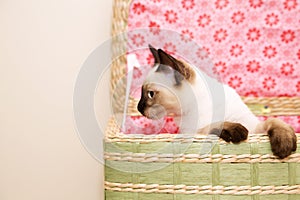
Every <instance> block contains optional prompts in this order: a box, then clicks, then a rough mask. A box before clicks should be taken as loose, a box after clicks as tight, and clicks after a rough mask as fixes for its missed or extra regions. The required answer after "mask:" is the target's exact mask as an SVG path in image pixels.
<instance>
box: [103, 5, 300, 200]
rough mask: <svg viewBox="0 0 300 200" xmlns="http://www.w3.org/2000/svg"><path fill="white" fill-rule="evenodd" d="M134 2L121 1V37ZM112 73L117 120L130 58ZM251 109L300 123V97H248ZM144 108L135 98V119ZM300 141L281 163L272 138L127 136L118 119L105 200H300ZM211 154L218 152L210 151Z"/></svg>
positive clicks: (109, 136) (109, 143)
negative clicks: (234, 140)
mask: <svg viewBox="0 0 300 200" xmlns="http://www.w3.org/2000/svg"><path fill="white" fill-rule="evenodd" d="M130 2H131V0H114V13H113V26H112V35H113V36H114V35H118V34H121V33H123V32H124V31H126V28H127V19H128V12H129V6H130ZM116 38H117V39H116ZM116 38H115V39H114V41H113V45H112V47H113V49H112V52H113V55H114V56H113V57H116V56H119V55H120V52H125V51H126V44H127V38H126V35H121V37H116ZM111 72H112V73H111V91H112V100H113V104H112V106H113V109H114V112H119V113H121V112H123V106H124V99H125V89H126V87H125V86H126V79H124V77H125V76H126V57H125V55H122V56H120V57H118V59H117V60H115V61H114V62H113V63H112V65H111ZM121 79H122V83H123V84H122V87H119V86H117V85H120V84H118V82H120V80H121ZM244 101H245V103H246V104H247V105H249V107H250V109H251V110H252V111H253V112H254V113H255V114H257V115H260V116H273V115H300V97H280V98H278V97H274V98H264V97H260V98H253V97H251V98H249V97H245V98H244ZM136 102H137V100H136V99H133V98H131V100H130V103H129V108H128V114H130V115H138V113H137V111H136ZM266 106H268V109H265V107H266ZM297 137H298V148H297V152H295V153H294V154H292V155H291V156H289V157H288V158H286V159H283V160H278V159H276V158H275V157H274V156H273V155H272V152H271V150H270V144H269V140H268V137H267V136H266V135H251V136H249V138H248V141H247V142H244V143H241V144H239V145H234V144H228V143H225V142H223V141H221V140H216V139H215V138H207V137H204V136H200V135H196V136H191V135H172V134H161V135H152V136H145V135H125V134H123V133H121V132H120V128H119V127H118V125H117V123H116V120H115V119H114V118H112V119H111V120H110V122H109V125H108V128H107V132H106V138H105V141H104V145H105V146H104V149H105V155H104V158H105V163H106V166H105V197H106V199H108V200H112V199H116V200H121V199H149V200H150V199H151V200H152V199H159V198H161V199H164V200H168V199H177V200H178V199H181V200H184V199H188V200H190V199H201V200H202V199H204V200H205V199H249V200H250V199H264V200H265V199H272V200H273V199H280V200H284V199H289V200H296V199H300V149H299V148H300V147H299V146H300V135H297ZM207 148H208V149H210V151H204V150H203V149H207Z"/></svg>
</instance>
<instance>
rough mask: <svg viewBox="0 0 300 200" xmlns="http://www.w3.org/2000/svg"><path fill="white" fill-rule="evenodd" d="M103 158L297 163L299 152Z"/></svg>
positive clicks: (108, 155) (113, 157)
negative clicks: (285, 156) (279, 156)
mask: <svg viewBox="0 0 300 200" xmlns="http://www.w3.org/2000/svg"><path fill="white" fill-rule="evenodd" d="M104 159H105V160H110V161H127V162H142V163H150V162H151V163H282V162H288V163H291V162H293V163H299V162H300V153H295V154H292V155H290V156H289V157H287V158H285V159H278V158H277V157H276V156H274V155H271V154H265V155H260V154H240V155H223V154H204V155H200V154H157V153H153V154H146V153H108V152H106V153H104Z"/></svg>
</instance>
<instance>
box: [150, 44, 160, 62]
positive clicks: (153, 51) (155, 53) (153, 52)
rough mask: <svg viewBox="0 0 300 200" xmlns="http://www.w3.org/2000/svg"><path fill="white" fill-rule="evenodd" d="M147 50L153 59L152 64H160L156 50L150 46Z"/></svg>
mask: <svg viewBox="0 0 300 200" xmlns="http://www.w3.org/2000/svg"><path fill="white" fill-rule="evenodd" d="M148 46H149V49H150V51H151V53H152V55H153V57H154V63H160V59H159V55H158V51H157V49H155V48H154V47H153V46H152V45H151V44H149V45H148Z"/></svg>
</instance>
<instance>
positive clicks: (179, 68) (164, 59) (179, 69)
mask: <svg viewBox="0 0 300 200" xmlns="http://www.w3.org/2000/svg"><path fill="white" fill-rule="evenodd" d="M157 52H158V56H159V60H160V66H159V67H158V69H157V71H163V70H164V68H165V67H164V66H169V67H171V68H173V69H174V70H175V71H174V75H175V80H176V83H180V82H181V81H182V80H183V79H186V80H188V81H192V80H193V79H194V75H195V73H194V71H193V69H192V68H191V67H189V66H187V65H186V64H184V63H183V62H181V61H179V60H177V59H176V58H174V57H173V56H171V55H170V54H168V53H166V52H164V51H163V50H161V49H158V51H157ZM160 68H161V69H160Z"/></svg>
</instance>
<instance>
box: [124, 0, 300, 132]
mask: <svg viewBox="0 0 300 200" xmlns="http://www.w3.org/2000/svg"><path fill="white" fill-rule="evenodd" d="M299 22H300V2H299V1H298V0H278V1H277V0H274V1H266V0H246V1H245V2H244V1H241V0H234V1H230V0H212V1H196V0H172V1H162V0H147V1H143V0H132V2H131V7H130V12H129V19H128V27H127V29H128V30H129V31H130V30H135V29H139V28H145V27H146V28H148V29H149V33H147V34H145V33H142V32H137V33H136V32H135V33H132V34H129V35H128V48H131V49H139V50H136V54H137V56H138V60H139V61H140V63H141V64H145V65H146V64H147V65H149V68H147V70H143V69H134V70H136V71H135V72H134V80H133V84H132V88H133V89H135V91H139V89H138V88H139V87H140V85H141V84H142V81H143V80H144V77H145V76H146V73H147V72H148V70H149V69H150V65H152V64H153V61H154V59H153V58H152V56H151V54H150V53H149V51H148V50H147V49H146V48H147V45H148V44H149V43H150V44H152V45H153V46H155V47H159V48H163V49H165V50H166V51H167V52H169V53H173V54H175V55H176V56H180V57H181V58H183V59H184V58H185V56H187V55H193V59H190V60H189V61H192V62H194V63H193V64H195V65H196V66H198V67H199V68H200V69H201V70H202V71H204V72H207V73H209V75H216V76H217V77H218V78H220V79H219V80H222V81H223V82H224V83H226V84H229V85H231V86H232V87H234V88H235V89H236V91H237V92H238V93H239V94H240V95H241V96H255V97H259V96H263V97H269V96H300V48H299V47H300V23H299ZM163 30H173V31H176V32H177V33H178V35H179V37H178V38H177V39H174V37H172V36H170V35H165V34H164V32H163ZM192 41H195V42H196V43H197V44H198V45H199V46H197V47H196V48H194V49H193V48H190V47H191V46H189V44H190V43H191V42H192ZM185 45H186V46H187V49H184V48H185ZM183 49H184V50H183ZM207 60H211V63H213V64H209V65H207V64H205V62H206V61H207ZM203 62H204V64H203ZM137 93H138V92H137ZM138 95H139V94H137V96H136V97H137V98H138V97H139V96H138ZM279 118H282V119H284V120H285V121H287V122H289V123H291V124H293V125H294V128H295V129H296V130H298V131H300V117H292V116H291V117H279ZM261 119H265V118H263V117H261ZM143 120H144V119H142V118H139V119H137V118H136V119H134V120H131V121H134V122H136V121H142V122H143V123H150V122H149V121H147V122H145V121H143ZM151 123H153V122H151ZM169 123H174V122H170V121H169ZM163 124H166V122H164V123H163ZM156 125H157V124H156ZM169 127H173V125H171V126H169ZM153 128H155V127H151V126H147V133H150V132H151V131H149V130H150V129H153ZM132 130H134V129H132ZM161 130H162V131H161V132H164V131H166V129H165V128H162V129H161ZM176 130H177V131H178V127H177V129H176V128H175V126H174V127H173V129H172V131H173V132H174V131H175V132H176ZM169 131H170V130H169ZM172 131H171V132H172ZM156 132H157V131H156Z"/></svg>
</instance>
